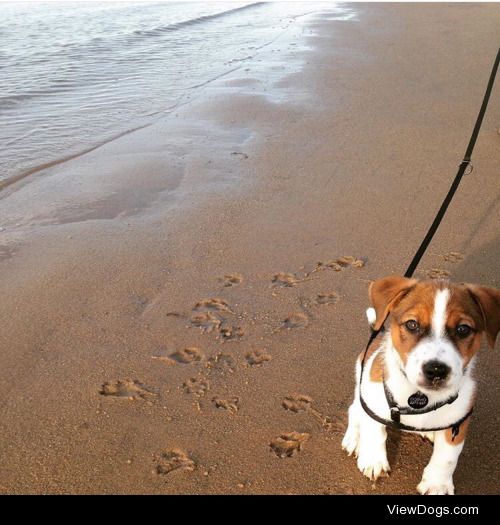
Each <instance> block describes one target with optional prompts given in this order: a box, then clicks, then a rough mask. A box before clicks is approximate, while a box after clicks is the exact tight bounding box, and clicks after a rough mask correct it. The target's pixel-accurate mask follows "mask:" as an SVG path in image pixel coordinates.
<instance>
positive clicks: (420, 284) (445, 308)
mask: <svg viewBox="0 0 500 525" xmlns="http://www.w3.org/2000/svg"><path fill="white" fill-rule="evenodd" d="M369 296H370V301H371V303H372V305H373V308H374V310H375V314H376V316H375V319H374V322H373V327H374V328H375V329H379V328H380V327H381V326H382V324H383V322H384V320H385V319H386V318H387V316H388V315H389V314H390V318H391V319H390V333H391V337H392V342H393V346H394V348H395V349H396V351H397V353H398V355H399V359H400V365H401V368H402V370H403V371H404V373H405V374H406V377H407V378H408V380H409V381H410V382H411V383H413V384H414V385H415V386H416V388H418V389H420V390H423V391H426V390H427V391H436V390H445V389H450V390H451V389H457V388H458V386H459V383H460V380H461V379H462V376H463V374H464V372H465V369H466V367H467V365H468V364H469V362H470V361H471V359H472V357H473V356H474V355H475V354H476V352H477V351H478V350H479V347H480V346H481V339H482V334H483V333H484V334H486V337H487V340H488V343H489V345H490V346H491V347H493V346H494V344H495V339H496V337H497V334H498V332H499V330H500V291H499V290H495V289H493V288H485V287H482V286H476V285H472V284H460V285H458V284H452V283H449V282H447V281H418V280H416V279H407V278H404V277H397V276H391V277H386V278H384V279H380V280H378V281H375V282H373V283H371V285H370V289H369ZM387 328H388V329H389V326H387Z"/></svg>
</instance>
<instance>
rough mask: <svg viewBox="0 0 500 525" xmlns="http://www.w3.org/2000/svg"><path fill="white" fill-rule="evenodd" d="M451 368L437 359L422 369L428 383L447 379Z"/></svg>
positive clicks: (428, 362)
mask: <svg viewBox="0 0 500 525" xmlns="http://www.w3.org/2000/svg"><path fill="white" fill-rule="evenodd" d="M450 370H451V368H450V367H449V366H448V365H445V364H444V363H442V362H441V361H438V360H437V359H433V360H432V361H427V363H425V364H424V366H423V367H422V371H423V372H424V376H425V378H426V379H427V380H428V381H435V380H437V379H446V377H447V376H448V374H449V373H450Z"/></svg>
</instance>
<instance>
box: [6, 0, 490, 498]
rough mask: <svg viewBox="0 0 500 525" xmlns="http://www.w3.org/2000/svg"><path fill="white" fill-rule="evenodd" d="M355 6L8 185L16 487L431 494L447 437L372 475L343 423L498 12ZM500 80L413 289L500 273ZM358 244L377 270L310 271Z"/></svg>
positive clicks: (484, 449)
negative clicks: (390, 281)
mask: <svg viewBox="0 0 500 525" xmlns="http://www.w3.org/2000/svg"><path fill="white" fill-rule="evenodd" d="M354 10H355V11H356V12H357V16H356V18H355V19H353V20H349V21H341V20H329V19H328V16H325V17H323V18H321V19H320V18H314V19H311V20H309V21H308V22H307V23H306V25H305V26H304V28H305V30H306V34H305V37H304V40H301V41H299V40H294V38H295V35H293V34H292V35H288V36H287V38H286V39H285V40H286V42H287V47H286V48H285V46H284V44H282V43H276V44H273V46H275V47H273V46H271V47H270V48H269V49H267V50H266V52H265V53H263V55H261V56H260V57H259V58H260V59H261V60H262V62H259V61H258V60H256V61H254V62H252V63H251V64H249V65H247V66H245V68H243V71H241V70H240V71H238V72H233V73H232V74H231V75H230V76H229V77H225V78H221V79H218V80H217V81H215V82H213V83H211V84H210V85H208V86H207V87H206V88H205V89H204V91H203V95H201V96H200V97H198V98H197V100H196V101H194V102H192V103H190V104H189V105H188V106H184V107H183V108H181V109H180V110H179V111H178V112H177V116H176V115H175V113H176V112H174V114H173V115H171V116H170V117H168V118H166V119H161V120H160V121H158V122H156V123H155V124H154V125H152V126H149V127H148V128H147V129H144V130H141V131H140V132H137V133H132V134H129V135H128V136H126V137H123V138H122V139H119V140H117V141H114V142H113V143H112V144H107V145H105V146H103V147H101V148H99V150H98V151H95V152H93V153H91V154H89V155H85V156H83V157H80V158H79V159H74V160H73V161H71V162H69V163H66V164H65V165H64V166H62V165H60V166H57V167H54V168H52V169H51V170H49V171H48V172H47V173H45V174H44V175H43V176H34V177H33V179H32V180H30V183H29V184H26V185H20V186H19V187H17V186H16V187H12V186H11V187H9V188H8V189H5V191H4V192H2V194H0V198H1V200H2V211H1V212H0V221H1V223H2V226H3V227H4V228H5V229H4V230H3V231H0V243H2V246H6V247H7V248H8V249H7V252H6V255H5V256H4V257H2V252H1V251H0V268H1V270H2V275H1V277H0V293H1V294H2V297H3V298H4V300H3V301H2V303H1V304H0V315H1V316H2V319H4V327H3V330H2V331H1V332H0V344H1V347H2V348H3V349H4V351H3V352H2V354H1V357H0V367H1V369H2V370H3V371H4V372H2V375H1V380H0V393H1V398H2V399H3V418H2V422H1V423H0V436H1V437H0V449H1V450H2V451H3V453H2V455H1V456H2V457H1V460H0V466H1V468H0V489H1V491H2V493H9V494H17V493H26V492H29V493H103V494H109V493H158V494H162V493H167V494H182V493H189V494H201V493H203V494H223V493H226V494H264V493H275V494H301V493H308V494H325V493H326V494H373V493H376V494H378V493H382V494H394V493H398V494H399V493H403V494H413V493H415V487H416V485H417V483H418V482H419V479H420V476H421V473H422V469H423V467H424V466H425V463H426V462H427V460H428V458H429V456H430V452H431V447H430V445H428V444H426V443H424V442H422V441H421V440H420V438H418V437H416V436H411V435H403V436H399V435H397V434H392V433H391V435H390V438H389V460H390V462H391V466H392V467H393V472H392V474H391V477H390V478H387V479H384V480H381V481H379V482H378V483H377V484H376V485H373V484H372V483H370V482H369V481H368V480H366V479H364V478H363V477H362V476H361V474H360V473H359V472H358V471H357V469H356V465H355V461H354V460H353V459H352V458H347V457H346V456H345V454H344V453H343V452H342V451H341V448H340V442H341V439H342V433H343V430H344V428H345V422H346V421H345V412H346V409H347V407H348V405H349V404H350V402H351V398H352V394H353V387H354V379H353V375H354V372H353V370H354V361H355V357H356V356H357V355H358V354H359V352H360V351H361V350H362V349H363V345H364V344H365V343H366V334H367V331H368V328H367V326H366V321H365V319H364V310H365V308H366V306H367V287H368V282H369V280H370V279H374V278H378V277H382V276H385V275H387V274H390V273H398V272H402V271H403V270H404V267H405V263H406V262H408V261H409V258H410V256H411V254H412V253H413V252H414V250H415V249H416V247H417V245H418V243H419V241H420V239H421V237H422V234H423V233H425V231H426V230H427V227H428V225H429V221H430V220H432V217H433V216H434V214H435V211H436V208H437V206H438V205H439V203H440V202H441V200H442V196H443V193H444V192H446V190H447V187H448V185H449V182H450V180H451V178H452V177H453V175H454V174H455V171H456V166H457V165H458V163H459V162H460V159H459V157H460V155H461V154H462V152H463V150H464V145H465V144H466V141H467V140H468V137H469V133H470V129H471V126H472V125H473V119H474V118H475V115H476V114H477V110H478V106H479V104H480V102H481V97H482V95H483V91H484V85H485V82H486V80H487V76H488V74H489V71H490V67H491V60H492V59H493V58H494V54H495V53H496V49H494V47H495V46H494V45H493V44H494V41H495V39H494V37H495V36H498V27H500V9H498V6H495V5H487V4H474V5H471V4H455V5H453V6H447V5H436V4H434V5H432V4H430V5H425V6H422V5H418V6H415V5H408V4H383V5H380V4H379V5H377V4H370V5H369V4H357V5H356V6H354ZM459 23H460V24H461V27H462V32H461V34H460V40H458V37H457V36H456V33H455V32H454V31H453V28H454V27H456V26H457V24H459ZM292 43H296V44H297V45H296V46H291V45H290V44H292ZM395 43H397V45H395ZM296 47H299V48H300V52H299V53H297V52H296V51H295V50H294V48H296ZM278 49H279V51H277V50H278ZM471 50H472V51H471ZM297 54H299V55H300V63H302V64H303V65H302V67H298V63H299V62H297V63H295V64H292V63H290V61H289V57H290V56H292V55H297ZM283 68H285V69H283ZM245 69H249V71H245ZM464 71H467V75H466V76H467V78H468V81H467V82H464V81H463V80H461V79H463V75H464ZM273 72H274V73H276V74H277V75H278V76H277V77H273V76H272V74H273ZM283 72H285V73H286V74H282V73H283ZM497 80H498V79H497ZM499 94H500V89H499V85H498V83H497V84H496V85H495V88H494V91H493V93H492V96H491V103H490V107H489V109H488V113H487V115H486V117H485V121H484V124H483V128H482V131H481V133H480V136H479V139H478V143H477V146H476V148H477V149H476V152H475V158H474V164H475V171H474V174H473V175H471V176H468V177H466V178H465V179H464V181H463V185H462V186H461V189H460V191H459V193H458V194H457V196H456V198H455V200H454V202H453V205H452V207H451V208H450V210H449V212H448V215H447V217H446V219H445V221H444V222H443V225H442V226H441V228H440V230H439V232H438V233H437V235H436V238H435V240H434V241H433V243H432V245H431V247H430V250H429V251H428V253H427V254H426V256H425V258H424V260H423V261H422V264H421V266H420V268H419V274H418V275H419V276H420V277H424V276H425V275H426V274H425V272H426V271H429V270H432V269H433V268H436V269H439V270H442V271H445V272H450V273H451V275H450V276H451V278H452V279H454V280H458V281H462V280H464V281H471V282H478V283H481V284H484V285H490V286H497V287H498V286H499V285H500V275H499V274H498V269H497V261H498V256H499V255H500V254H499V251H498V250H499V243H498V231H497V224H498V214H499V206H498V199H497V197H496V195H495V192H494V188H496V187H497V186H496V178H497V177H496V175H497V171H498V165H499V161H500V154H499V149H498V145H499V141H500V138H499V136H498V134H497V132H496V129H497V128H498V122H499V121H500V111H499V109H498V107H499V105H498V103H495V102H498V99H499ZM4 225H5V226H4ZM9 250H11V251H9ZM451 251H454V252H460V253H461V254H462V256H463V258H462V259H460V260H457V261H456V262H450V261H445V259H444V257H443V256H444V254H447V253H449V252H451ZM346 255H351V256H353V257H356V258H359V259H362V260H363V261H364V262H365V265H364V266H363V267H362V268H355V267H346V268H344V269H342V270H341V271H338V272H336V271H334V270H332V269H329V268H328V267H327V266H326V265H325V264H323V266H320V267H319V269H320V271H317V272H315V273H313V274H310V272H311V271H312V270H314V269H315V268H317V265H318V263H319V262H322V263H327V262H328V261H329V260H332V259H336V258H338V257H341V256H346ZM279 274H290V275H281V276H279V277H278V278H276V276H277V275H279ZM273 280H274V282H273ZM213 299H222V301H224V302H220V301H213ZM211 300H212V301H211ZM218 323H222V324H220V325H219V324H218ZM203 329H205V331H204V330H203ZM186 349H190V350H189V351H186ZM479 361H480V363H479V365H478V369H477V376H478V380H479V401H478V406H477V409H476V415H475V418H474V421H473V423H472V425H471V431H470V436H469V437H468V439H467V442H466V445H465V449H464V452H463V454H462V457H461V458H460V461H459V464H458V468H457V471H456V474H455V487H456V491H457V493H459V494H464V493H470V494H487V493H489V494H496V493H498V491H499V488H500V487H499V484H498V479H497V471H498V464H499V459H500V458H499V457H498V452H497V451H498V449H499V447H500V442H499V439H500V438H497V437H496V436H497V433H496V432H495V421H494V420H492V419H491V418H489V417H488V413H490V412H491V411H493V410H494V407H495V406H496V401H497V400H498V397H499V395H500V386H499V385H498V382H497V381H496V373H495V370H497V369H498V365H499V361H500V358H499V357H498V352H486V351H483V352H482V353H481V354H480V356H479ZM129 398H131V399H129ZM287 407H288V408H287ZM290 407H292V409H290ZM290 433H296V434H294V436H295V438H296V439H295V442H296V448H295V449H293V450H288V449H287V450H285V455H286V454H288V453H290V454H291V456H292V457H284V458H281V457H278V456H279V453H276V450H278V451H280V450H281V449H280V448H279V444H280V443H281V442H280V437H282V436H283V435H288V434H290ZM291 441H293V439H292V440H291ZM297 443H298V444H297ZM173 467H176V468H173ZM472 470H474V472H476V473H477V472H479V473H480V474H479V475H475V476H472V475H471V474H470V472H471V471H472Z"/></svg>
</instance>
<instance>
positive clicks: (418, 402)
mask: <svg viewBox="0 0 500 525" xmlns="http://www.w3.org/2000/svg"><path fill="white" fill-rule="evenodd" d="M428 402H429V398H428V397H427V396H426V395H425V394H422V392H417V393H415V394H412V395H411V396H410V397H409V398H408V406H410V407H411V408H424V407H425V406H426V405H427V403H428Z"/></svg>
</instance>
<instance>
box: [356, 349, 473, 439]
mask: <svg viewBox="0 0 500 525" xmlns="http://www.w3.org/2000/svg"><path fill="white" fill-rule="evenodd" d="M365 356H366V351H365V354H364V355H363V361H362V364H361V376H360V381H359V401H360V403H361V406H362V407H363V410H364V411H365V412H366V413H367V414H368V415H369V416H370V417H371V418H372V419H374V420H375V421H378V422H379V423H381V424H382V425H385V426H388V427H393V428H397V429H398V430H407V431H409V432H436V431H438V430H446V429H448V428H451V440H452V441H454V440H455V438H456V437H457V436H458V434H459V432H460V425H461V424H462V423H463V422H464V421H465V420H466V419H467V418H468V417H469V416H470V415H471V414H472V412H473V410H474V407H471V409H470V410H469V411H468V412H467V414H465V416H463V417H462V418H460V419H459V420H458V421H456V422H455V423H452V424H451V425H446V426H443V427H432V428H418V427H413V426H411V425H405V424H404V423H401V416H417V415H420V414H427V413H429V412H433V411H434V410H437V409H438V408H441V407H444V406H445V405H451V404H452V403H454V402H455V401H456V400H457V399H458V392H457V393H455V394H453V395H452V396H450V397H449V398H448V399H445V400H444V401H440V402H438V403H434V404H433V405H429V406H427V403H428V402H429V400H428V398H427V396H426V395H425V394H423V393H422V392H416V393H415V394H413V395H411V396H410V397H409V398H408V405H409V406H406V407H402V406H400V405H398V403H397V402H396V400H395V399H394V396H393V395H392V392H391V391H390V390H389V387H388V386H387V383H386V382H385V379H384V380H383V385H384V393H385V399H386V400H387V405H388V407H389V409H390V411H391V419H384V418H383V417H380V416H379V415H378V414H376V413H375V412H374V411H373V410H372V409H371V408H370V407H369V406H368V405H367V404H366V401H365V400H364V399H363V395H362V393H361V385H362V380H363V370H364V364H365Z"/></svg>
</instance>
